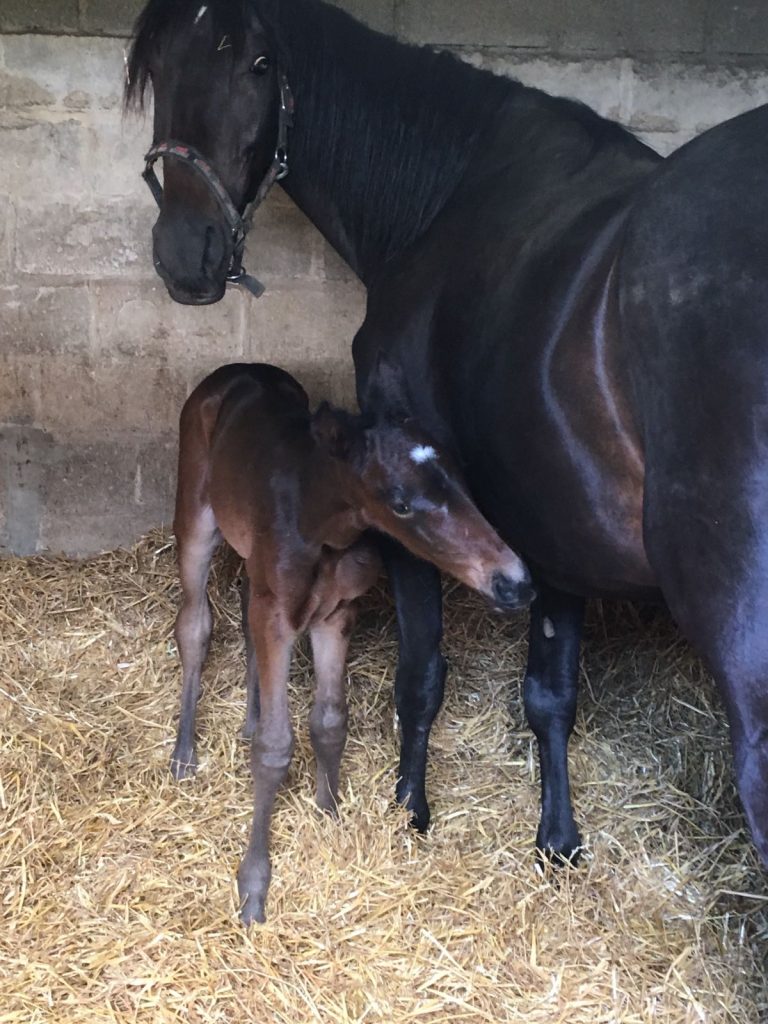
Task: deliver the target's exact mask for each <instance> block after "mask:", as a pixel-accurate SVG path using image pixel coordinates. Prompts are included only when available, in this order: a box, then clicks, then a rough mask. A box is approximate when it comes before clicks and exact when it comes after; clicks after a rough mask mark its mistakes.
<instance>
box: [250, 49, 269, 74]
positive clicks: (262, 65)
mask: <svg viewBox="0 0 768 1024" xmlns="http://www.w3.org/2000/svg"><path fill="white" fill-rule="evenodd" d="M270 66H271V65H270V60H269V57H267V55H266V54H264V53H263V54H262V55H261V57H257V58H256V60H255V61H254V62H253V64H251V71H252V72H253V73H254V75H266V73H267V72H268V71H269V69H270Z"/></svg>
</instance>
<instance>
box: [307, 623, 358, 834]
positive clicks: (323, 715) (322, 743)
mask: <svg viewBox="0 0 768 1024" xmlns="http://www.w3.org/2000/svg"><path fill="white" fill-rule="evenodd" d="M354 624H355V609H354V607H353V606H351V605H343V606H340V607H339V608H337V609H336V611H335V612H334V613H333V614H332V615H330V616H329V617H328V618H327V619H326V620H325V621H324V622H322V623H320V624H319V625H317V626H313V627H312V629H311V630H310V636H311V637H312V655H313V658H314V663H315V680H316V691H315V703H314V705H313V707H312V712H311V714H310V716H309V734H310V737H311V739H312V749H313V750H314V752H315V760H316V762H317V806H318V807H319V808H320V809H321V810H322V811H328V812H329V813H330V814H333V815H336V814H337V813H338V810H337V801H338V796H339V765H340V763H341V755H342V754H343V752H344V746H345V744H346V742H347V699H346V694H345V674H346V660H347V649H348V647H349V638H350V636H351V634H352V629H353V627H354Z"/></svg>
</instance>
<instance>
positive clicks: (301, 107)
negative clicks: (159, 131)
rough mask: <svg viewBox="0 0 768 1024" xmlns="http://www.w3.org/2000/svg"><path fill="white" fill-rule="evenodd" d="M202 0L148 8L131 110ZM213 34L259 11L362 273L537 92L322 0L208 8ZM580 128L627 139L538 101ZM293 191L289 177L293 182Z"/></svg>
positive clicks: (303, 146) (568, 109)
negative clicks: (505, 110) (158, 59)
mask: <svg viewBox="0 0 768 1024" xmlns="http://www.w3.org/2000/svg"><path fill="white" fill-rule="evenodd" d="M204 2H205V0H149V3H148V5H147V7H146V8H145V10H144V11H143V13H142V14H141V16H140V17H139V19H138V21H137V23H136V36H135V41H134V43H133V46H132V49H131V52H130V55H129V60H128V83H127V85H126V93H125V96H126V104H130V103H132V102H134V103H135V102H138V103H140V102H141V101H142V99H143V96H144V93H145V90H146V88H147V86H148V84H149V60H150V57H151V54H152V51H153V49H154V47H155V46H157V45H158V43H159V42H162V38H163V36H164V35H165V34H167V33H169V32H173V31H175V32H181V31H184V30H185V29H186V28H188V27H189V25H190V24H191V22H192V20H193V17H194V10H195V7H196V6H198V5H201V4H202V3H204ZM207 7H208V14H207V17H208V18H209V19H210V24H212V26H213V29H212V31H213V33H214V34H216V35H219V34H221V35H225V34H226V35H229V36H230V38H231V39H232V41H233V44H234V45H235V46H237V44H238V42H239V41H240V40H241V39H242V36H243V34H244V31H245V25H246V19H247V17H248V14H249V13H252V12H255V14H256V15H257V17H258V18H259V20H260V22H261V23H262V25H263V26H264V29H265V31H266V33H267V36H268V38H269V39H270V41H271V43H272V46H273V47H274V48H275V50H276V51H277V54H278V59H279V61H280V66H281V67H282V68H283V70H284V71H285V72H286V74H287V76H288V80H289V81H290V83H291V87H292V89H293V92H294V94H295V97H296V129H295V130H294V132H293V138H292V140H291V147H290V148H291V163H292V166H293V167H294V168H297V167H306V168H311V175H312V181H313V183H314V184H315V185H316V187H317V189H318V190H319V191H322V192H325V193H326V194H328V195H330V196H334V197H337V206H338V209H339V213H340V216H341V218H342V220H343V222H344V228H345V230H346V232H347V234H348V236H349V237H350V238H353V239H354V240H355V248H356V251H357V253H358V256H359V262H360V266H359V267H358V268H356V269H358V271H364V270H365V268H366V267H367V266H369V265H370V266H373V265H380V264H381V263H382V262H384V261H386V260H387V259H389V258H391V257H393V256H394V255H396V254H397V253H399V252H402V251H403V250H404V249H405V248H406V247H407V246H408V245H409V244H410V243H411V242H413V241H414V240H415V239H416V238H417V237H419V236H420V235H421V234H422V233H423V232H424V231H425V230H426V229H427V228H428V227H429V225H430V224H431V222H432V221H433V219H434V218H435V216H436V215H437V213H438V212H439V211H440V210H441V209H442V208H443V206H444V205H445V203H446V202H447V200H448V199H449V198H450V196H451V195H452V194H453V193H454V192H455V190H456V188H457V186H458V184H459V183H460V181H461V179H462V177H463V176H464V174H465V172H466V170H467V168H468V167H469V165H470V163H471V162H472V161H473V160H475V159H477V158H478V144H479V140H480V139H481V138H482V137H483V134H484V133H485V132H487V131H488V129H489V127H490V126H491V124H492V122H493V120H494V118H495V117H496V116H497V115H498V112H499V110H500V108H501V107H502V105H503V104H505V103H506V102H507V101H508V100H510V99H511V98H512V97H513V96H515V95H516V94H519V93H521V92H526V93H528V94H532V93H537V94H538V91H537V90H530V89H526V88H525V87H524V86H522V85H521V84H520V83H518V82H515V81H514V80H512V79H509V78H503V77H500V76H498V75H494V74H491V73H490V72H487V71H481V70H478V69H476V68H474V67H471V66H470V65H468V64H466V63H465V62H463V61H461V60H459V58H457V57H455V56H453V55H452V54H450V53H446V52H438V51H434V50H432V49H429V48H427V47H417V46H412V45H409V44H404V43H401V42H398V41H396V40H394V39H391V38H389V37H388V36H384V35H382V34H381V33H378V32H374V31H373V30H371V29H368V28H366V27H365V26H363V25H361V24H360V23H359V22H357V21H355V20H354V19H353V18H352V17H350V16H349V15H348V14H346V13H345V12H344V11H341V10H339V9H338V8H336V7H332V6H330V5H329V4H327V3H324V2H322V0H208V2H207ZM538 95H540V96H541V97H542V99H546V101H548V102H550V103H552V104H558V105H559V106H560V107H561V109H562V111H563V113H565V114H566V115H567V116H569V117H571V118H575V119H576V120H578V121H579V122H580V124H581V125H582V127H583V128H584V129H585V130H586V132H587V133H588V135H590V136H591V138H592V144H593V146H594V147H595V148H598V147H599V146H600V145H601V144H602V143H603V142H604V141H606V140H607V139H608V138H613V137H616V136H618V135H620V134H621V135H626V136H627V137H628V138H629V137H630V136H629V133H627V132H625V131H624V129H622V128H620V127H619V126H618V125H616V124H614V123H613V122H610V121H606V120H605V119H604V118H601V117H600V116H599V115H597V114H596V113H595V112H594V111H592V110H590V109H589V108H587V107H584V106H583V105H582V104H578V103H575V102H573V101H570V100H559V99H554V98H552V97H545V95H544V94H543V93H541V94H538ZM288 187H289V191H290V179H289V181H288Z"/></svg>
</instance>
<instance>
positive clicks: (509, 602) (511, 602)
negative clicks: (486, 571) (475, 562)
mask: <svg viewBox="0 0 768 1024" xmlns="http://www.w3.org/2000/svg"><path fill="white" fill-rule="evenodd" d="M491 587H492V590H493V598H494V600H495V601H496V603H497V604H498V605H499V606H500V607H502V608H522V607H523V606H525V605H527V604H530V603H531V601H532V600H533V599H534V597H535V596H536V591H535V590H534V588H533V585H532V584H531V581H530V577H528V576H527V574H526V577H525V578H524V579H522V580H513V579H511V578H510V577H509V576H505V575H504V573H503V572H496V573H494V574H493V579H492V581H491Z"/></svg>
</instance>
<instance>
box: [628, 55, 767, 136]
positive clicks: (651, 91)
mask: <svg viewBox="0 0 768 1024" xmlns="http://www.w3.org/2000/svg"><path fill="white" fill-rule="evenodd" d="M626 97H627V99H626V110H625V111H624V120H625V121H626V123H627V124H628V125H629V126H630V127H631V128H634V129H637V130H638V131H643V132H658V131H659V126H660V125H664V126H665V127H664V128H663V130H664V131H670V132H673V133H675V134H676V136H677V139H676V142H678V143H680V142H682V141H683V140H686V141H687V139H688V138H691V137H693V136H694V135H697V134H699V133H700V132H703V131H706V129H707V128H711V127H713V126H714V125H716V124H719V123H720V122H721V121H725V120H726V119H727V118H729V117H734V116H735V115H736V114H740V113H742V112H743V111H745V110H749V109H751V108H752V107H756V106H758V105H759V104H760V103H761V102H765V101H766V100H767V99H768V69H766V70H762V71H758V70H756V69H753V70H750V69H747V68H739V67H728V66H721V67H711V66H707V65H701V64H683V63H679V62H675V63H670V62H668V61H664V62H656V61H647V62H645V61H639V60H636V61H632V64H631V82H630V83H629V88H628V89H627V91H626Z"/></svg>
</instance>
